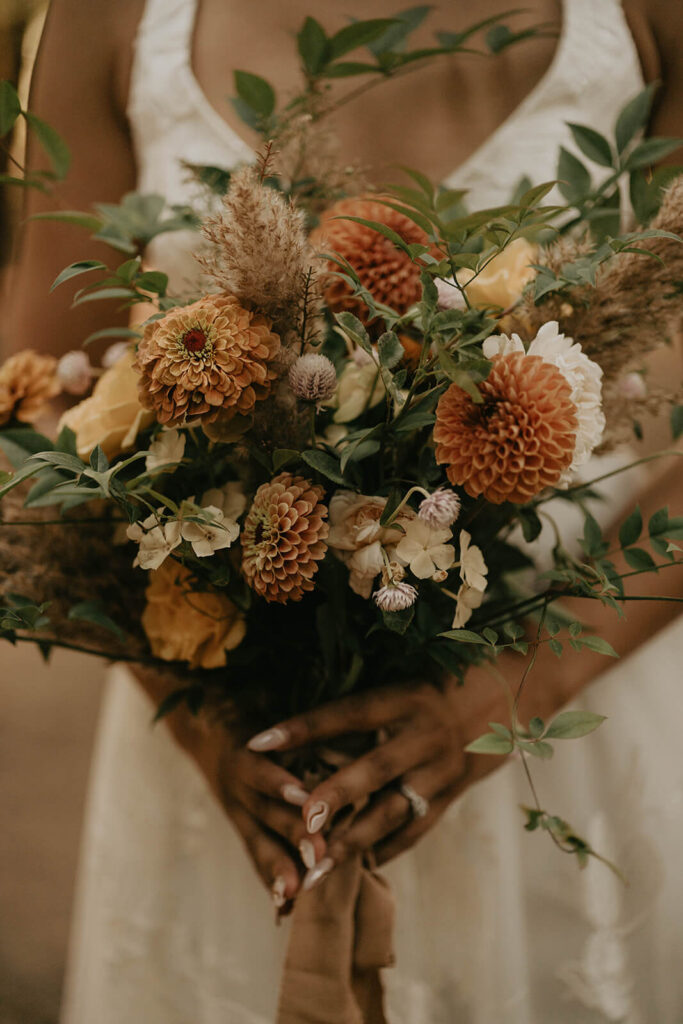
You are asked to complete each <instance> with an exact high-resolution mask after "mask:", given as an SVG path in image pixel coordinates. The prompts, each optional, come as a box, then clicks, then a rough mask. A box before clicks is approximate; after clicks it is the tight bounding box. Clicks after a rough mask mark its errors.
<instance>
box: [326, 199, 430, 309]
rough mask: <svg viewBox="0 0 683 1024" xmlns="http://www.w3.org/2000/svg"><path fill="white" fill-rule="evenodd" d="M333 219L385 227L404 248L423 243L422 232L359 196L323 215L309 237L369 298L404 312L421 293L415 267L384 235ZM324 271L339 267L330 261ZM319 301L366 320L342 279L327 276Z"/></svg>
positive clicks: (359, 302) (360, 304) (393, 212)
mask: <svg viewBox="0 0 683 1024" xmlns="http://www.w3.org/2000/svg"><path fill="white" fill-rule="evenodd" d="M337 217H363V218H364V219H365V220H374V221H378V222H379V223H380V224H386V225H387V227H389V228H391V229H392V230H393V231H395V232H396V233H397V234H398V235H400V236H401V238H402V239H403V240H404V241H405V242H407V243H408V244H412V243H413V242H420V243H421V244H422V245H427V244H428V239H427V236H426V234H425V233H424V231H423V230H422V229H421V228H419V227H418V226H417V224H414V223H413V222H412V220H410V219H409V218H408V217H406V216H404V214H402V213H398V212H397V211H396V210H392V209H391V207H389V206H384V205H383V204H382V203H379V202H377V200H376V199H373V198H370V197H367V196H364V197H360V198H358V199H342V200H340V201H339V202H338V203H335V204H334V206H331V207H330V209H329V210H326V211H325V212H324V213H323V215H322V217H321V219H320V226H319V227H318V228H316V229H315V231H314V232H313V233H312V235H311V242H312V243H313V244H314V245H315V246H316V247H317V248H320V249H326V250H330V251H333V252H336V253H338V254H339V255H340V256H343V258H344V259H345V260H347V261H348V262H349V263H350V264H351V266H352V267H353V269H354V270H355V271H356V273H357V274H358V277H359V278H360V281H361V284H363V285H364V286H365V288H367V289H368V291H369V292H370V293H371V294H372V296H373V298H375V299H376V300H377V301H378V302H382V303H384V305H386V306H391V308H392V309H395V310H396V312H397V313H401V314H403V313H405V312H406V310H407V309H408V308H409V307H410V306H412V304H413V303H414V302H417V301H418V300H419V298H420V295H421V286H420V271H419V268H418V267H417V265H416V264H415V263H413V262H412V260H411V259H410V257H409V256H407V255H406V254H405V253H404V252H401V250H400V249H397V248H396V246H395V245H394V244H393V242H390V241H389V239H388V238H385V237H384V235H380V234H379V233H378V232H377V231H373V229H372V228H368V227H365V226H364V225H363V224H357V223H356V222H355V221H351V220H335V218H337ZM328 269H329V270H330V272H332V271H337V270H339V269H340V268H339V266H338V265H337V264H336V263H332V262H330V263H328ZM325 300H326V302H327V304H328V305H329V307H330V309H332V310H333V311H334V312H341V311H342V310H348V311H350V312H351V313H355V315H356V316H357V317H359V318H360V319H361V320H363V321H364V322H366V323H367V322H368V319H369V311H368V308H367V306H366V305H365V303H364V302H363V301H362V300H361V299H359V298H356V297H355V296H354V295H353V294H352V292H351V289H350V288H349V286H348V285H347V284H346V282H345V281H342V280H340V279H339V278H335V277H330V280H329V283H328V285H327V287H326V289H325Z"/></svg>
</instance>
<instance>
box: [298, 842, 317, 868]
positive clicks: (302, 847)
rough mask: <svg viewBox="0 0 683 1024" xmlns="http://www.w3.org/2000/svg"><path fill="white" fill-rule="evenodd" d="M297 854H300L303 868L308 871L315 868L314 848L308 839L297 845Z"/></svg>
mask: <svg viewBox="0 0 683 1024" xmlns="http://www.w3.org/2000/svg"><path fill="white" fill-rule="evenodd" d="M299 853H300V854H301V859H302V861H303V862H304V867H305V868H308V870H309V871H310V870H311V868H314V867H315V861H316V856H315V846H314V845H313V843H312V842H311V840H310V839H302V840H301V842H300V843H299Z"/></svg>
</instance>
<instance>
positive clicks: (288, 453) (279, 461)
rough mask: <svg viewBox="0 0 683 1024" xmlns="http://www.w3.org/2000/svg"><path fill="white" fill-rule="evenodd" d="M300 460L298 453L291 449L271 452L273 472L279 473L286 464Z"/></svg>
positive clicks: (278, 449) (277, 449) (279, 449)
mask: <svg viewBox="0 0 683 1024" xmlns="http://www.w3.org/2000/svg"><path fill="white" fill-rule="evenodd" d="M300 458H301V455H300V453H299V452H298V451H295V450H294V449H293V448H276V449H275V451H274V452H273V472H274V473H279V472H280V470H281V469H282V467H283V466H286V465H287V463H288V462H294V461H295V460H296V459H300Z"/></svg>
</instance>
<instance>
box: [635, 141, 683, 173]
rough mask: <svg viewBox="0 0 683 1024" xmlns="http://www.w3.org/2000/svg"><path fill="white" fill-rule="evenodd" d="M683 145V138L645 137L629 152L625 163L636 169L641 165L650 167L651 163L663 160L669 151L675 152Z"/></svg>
mask: <svg viewBox="0 0 683 1024" xmlns="http://www.w3.org/2000/svg"><path fill="white" fill-rule="evenodd" d="M681 145H683V139H673V138H671V139H667V138H657V139H645V141H644V142H641V143H640V144H639V145H637V146H636V147H635V149H634V150H633V151H632V152H631V153H629V155H628V158H627V160H626V163H625V165H624V166H625V167H626V168H627V169H628V170H630V171H634V170H637V169H638V168H640V167H649V166H650V165H651V164H656V163H658V162H659V161H660V160H663V159H664V157H665V156H668V155H669V153H674V152H675V151H676V150H677V149H680V148H681Z"/></svg>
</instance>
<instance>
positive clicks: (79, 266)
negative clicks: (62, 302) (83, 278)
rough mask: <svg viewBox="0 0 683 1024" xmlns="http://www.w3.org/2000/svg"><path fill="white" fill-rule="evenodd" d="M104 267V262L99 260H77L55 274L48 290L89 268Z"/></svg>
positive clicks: (86, 271) (105, 266)
mask: <svg viewBox="0 0 683 1024" xmlns="http://www.w3.org/2000/svg"><path fill="white" fill-rule="evenodd" d="M106 269H107V265H106V263H102V262H101V261H100V260H79V261H78V262H77V263H71V264H70V265H69V266H68V267H65V268H64V270H62V272H61V273H60V274H57V276H56V278H55V279H54V281H53V282H52V284H51V286H50V291H51V292H53V291H54V290H55V288H58V287H59V285H60V284H64V282H65V281H70V280H71V278H72V277H77V276H78V275H79V274H87V273H88V271H90V270H106Z"/></svg>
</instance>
